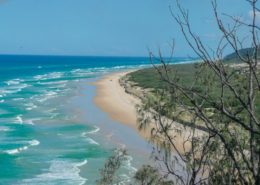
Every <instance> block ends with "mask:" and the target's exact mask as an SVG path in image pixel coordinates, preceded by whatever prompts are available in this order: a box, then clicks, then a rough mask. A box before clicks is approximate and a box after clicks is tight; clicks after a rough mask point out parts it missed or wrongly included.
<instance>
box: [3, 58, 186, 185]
mask: <svg viewBox="0 0 260 185" xmlns="http://www.w3.org/2000/svg"><path fill="white" fill-rule="evenodd" d="M183 61H186V60H185V59H183V58H176V61H175V62H183ZM146 66H149V60H148V59H147V58H126V57H125V58H119V57H50V56H49V57H48V56H0V141H1V142H0V184H5V185H6V184H73V185H76V184H95V180H96V179H97V178H98V169H99V168H101V167H102V166H103V164H104V161H105V159H106V158H107V157H108V156H109V155H111V152H112V149H113V148H116V147H118V146H121V145H124V146H126V147H127V148H129V150H130V151H129V160H128V161H127V162H126V163H125V164H124V169H123V170H122V174H121V175H122V179H123V180H122V184H124V183H123V182H127V181H129V179H130V178H131V174H133V173H134V171H135V170H136V168H137V167H138V165H140V164H141V163H140V161H143V158H144V157H143V154H144V153H146V152H147V151H146V150H145V149H144V148H145V147H146V143H145V142H144V141H143V140H142V139H141V138H140V137H139V136H138V135H135V134H136V133H135V132H134V131H133V130H131V129H129V128H126V127H125V126H123V125H120V124H118V123H115V122H113V121H112V120H110V119H109V118H108V116H107V115H106V114H105V113H103V112H101V111H100V110H99V109H98V108H97V107H95V105H94V104H93V101H92V100H93V96H94V95H95V87H93V86H91V85H89V84H90V83H91V82H93V81H95V80H96V79H98V78H99V77H100V76H102V75H104V74H107V73H109V72H113V71H118V70H124V69H131V68H141V67H146ZM111 138H112V139H111ZM129 138H132V139H129ZM146 154H147V153H146ZM139 155H140V157H138V156H139ZM132 156H135V157H134V158H133V157H132Z"/></svg>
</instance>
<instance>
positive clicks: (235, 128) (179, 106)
mask: <svg viewBox="0 0 260 185" xmlns="http://www.w3.org/2000/svg"><path fill="white" fill-rule="evenodd" d="M245 2H247V3H249V5H250V6H251V8H252V20H251V22H250V23H249V22H244V21H243V20H241V19H239V18H236V17H234V16H231V15H225V18H227V19H229V20H230V21H232V23H233V24H232V25H231V24H228V25H225V24H224V21H223V20H222V19H221V18H220V16H219V12H218V9H217V8H218V6H217V1H216V0H213V1H212V7H213V12H214V16H215V20H216V22H217V24H218V28H219V31H220V32H221V33H222V37H221V39H220V41H219V44H218V46H217V48H216V49H215V50H211V49H207V47H206V45H205V44H203V42H202V40H201V39H200V37H199V36H198V35H196V34H195V33H194V32H193V31H192V28H191V26H190V20H189V13H188V11H187V10H185V9H184V8H183V7H181V5H180V3H179V2H178V1H177V8H178V11H179V13H178V14H175V13H174V12H173V11H172V16H173V18H174V19H175V21H176V22H177V23H178V25H179V26H180V29H181V32H182V33H183V35H184V38H185V40H186V42H187V43H188V45H189V46H190V47H191V48H192V50H193V51H194V52H195V53H196V54H197V55H198V57H199V58H200V59H201V60H202V62H201V63H200V64H196V75H195V76H194V81H193V83H192V85H189V86H187V85H186V84H185V83H183V82H182V81H181V77H180V76H178V73H177V72H176V71H175V70H174V66H170V65H169V62H168V59H164V58H163V57H162V56H161V54H160V52H159V57H155V56H154V55H153V54H152V53H151V54H150V55H151V61H152V63H154V61H155V60H159V61H160V62H161V64H162V65H160V66H156V65H154V68H155V69H156V70H157V72H158V73H159V74H160V77H161V80H162V81H163V82H166V83H167V84H168V88H167V89H163V90H159V91H157V92H156V98H154V97H153V98H151V97H146V99H145V100H144V104H143V105H141V106H140V107H139V108H138V112H139V113H140V114H139V115H140V116H139V122H140V129H150V130H151V141H152V142H153V143H154V144H155V149H154V152H153V156H154V159H155V160H156V161H158V162H159V164H163V166H162V167H161V168H160V172H163V173H164V176H168V177H174V179H175V184H185V185H186V184H190V185H194V184H245V185H247V184H256V185H259V184H260V121H259V118H260V101H259V99H260V97H259V94H260V81H259V70H258V68H259V65H258V56H259V40H258V31H259V30H260V28H259V27H258V26H257V24H256V18H257V14H258V13H259V9H258V8H257V6H256V4H257V0H245ZM239 29H247V31H248V33H249V35H250V36H249V37H248V38H247V41H248V42H251V43H250V44H251V50H250V52H246V53H245V54H243V55H242V54H241V52H240V51H241V49H243V48H245V47H244V42H243V40H244V38H241V37H240V35H239V34H238V31H239ZM226 48H231V49H232V50H233V51H234V53H235V54H236V56H237V58H238V61H237V64H235V65H228V64H226V63H225V58H224V57H223V53H224V51H225V49H226ZM173 49H174V47H173ZM183 113H185V114H186V115H188V120H189V127H181V126H176V125H178V123H176V121H179V120H180V117H181V115H183ZM186 119H187V118H186ZM186 121H187V120H186ZM201 127H203V128H205V129H203V131H200V130H198V128H201ZM176 137H177V138H180V137H182V138H183V141H182V144H181V145H178V144H177V140H176Z"/></svg>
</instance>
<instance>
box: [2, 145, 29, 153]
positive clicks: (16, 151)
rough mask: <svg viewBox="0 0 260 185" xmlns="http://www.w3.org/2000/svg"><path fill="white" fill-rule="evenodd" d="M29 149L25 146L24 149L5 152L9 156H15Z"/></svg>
mask: <svg viewBox="0 0 260 185" xmlns="http://www.w3.org/2000/svg"><path fill="white" fill-rule="evenodd" d="M27 149H28V146H23V147H20V148H16V149H12V150H5V151H4V152H5V153H7V154H10V155H14V154H18V153H20V152H22V151H24V150H27Z"/></svg>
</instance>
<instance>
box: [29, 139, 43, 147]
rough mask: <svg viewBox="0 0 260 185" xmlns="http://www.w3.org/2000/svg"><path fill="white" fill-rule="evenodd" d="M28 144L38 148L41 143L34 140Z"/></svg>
mask: <svg viewBox="0 0 260 185" xmlns="http://www.w3.org/2000/svg"><path fill="white" fill-rule="evenodd" d="M28 143H29V144H30V145H31V146H37V145H39V144H40V141H38V140H36V139H34V140H31V141H28Z"/></svg>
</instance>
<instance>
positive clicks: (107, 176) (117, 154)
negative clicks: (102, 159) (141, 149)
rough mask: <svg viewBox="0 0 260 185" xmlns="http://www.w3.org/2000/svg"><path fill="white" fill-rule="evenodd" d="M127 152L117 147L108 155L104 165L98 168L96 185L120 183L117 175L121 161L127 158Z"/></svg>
mask: <svg viewBox="0 0 260 185" xmlns="http://www.w3.org/2000/svg"><path fill="white" fill-rule="evenodd" d="M126 156H127V153H126V150H124V149H117V150H115V151H114V153H113V155H112V156H110V157H109V158H108V159H107V161H106V163H105V165H104V167H103V168H102V169H100V176H101V177H100V179H99V180H97V184H98V185H114V184H119V183H120V178H119V176H118V175H117V172H118V170H119V169H120V167H121V165H122V163H123V162H124V161H125V160H126V159H127V158H126Z"/></svg>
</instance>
